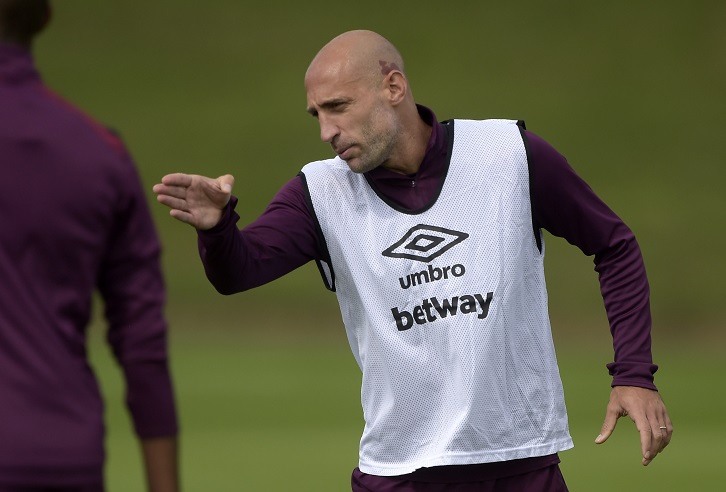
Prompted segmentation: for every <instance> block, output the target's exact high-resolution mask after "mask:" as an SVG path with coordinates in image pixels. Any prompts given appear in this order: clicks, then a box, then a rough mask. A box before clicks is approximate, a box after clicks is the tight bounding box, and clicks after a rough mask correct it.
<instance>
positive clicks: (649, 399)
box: [595, 386, 673, 466]
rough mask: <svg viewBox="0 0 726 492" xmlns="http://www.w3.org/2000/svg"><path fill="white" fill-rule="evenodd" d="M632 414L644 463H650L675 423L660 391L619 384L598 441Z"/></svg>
mask: <svg viewBox="0 0 726 492" xmlns="http://www.w3.org/2000/svg"><path fill="white" fill-rule="evenodd" d="M626 415H627V416H629V417H630V418H631V420H632V421H633V422H634V423H635V427H636V429H638V432H639V433H640V447H641V453H642V455H643V461H642V463H643V465H644V466H648V464H650V462H651V461H653V460H654V459H655V457H656V455H657V454H658V453H660V452H661V451H663V449H664V448H665V447H666V446H667V445H668V443H669V442H670V441H671V437H672V435H673V424H672V423H671V419H670V418H669V417H668V412H667V411H666V407H665V404H664V403H663V400H662V399H661V397H660V394H658V392H657V391H653V390H649V389H646V388H638V387H635V386H616V387H614V388H613V389H612V391H611V393H610V403H608V407H607V412H606V414H605V423H604V424H603V426H602V430H601V431H600V435H598V436H597V438H596V439H595V443H597V444H602V443H604V442H605V441H607V439H608V438H609V437H610V435H611V434H612V432H613V430H614V429H615V424H617V421H618V419H619V418H620V417H624V416H626Z"/></svg>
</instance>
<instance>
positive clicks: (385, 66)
mask: <svg viewBox="0 0 726 492" xmlns="http://www.w3.org/2000/svg"><path fill="white" fill-rule="evenodd" d="M378 63H379V64H380V65H381V73H382V74H383V75H388V74H389V73H391V72H392V71H394V70H398V71H399V72H400V71H401V69H400V68H398V65H396V64H395V63H394V62H391V63H388V62H387V61H385V60H378Z"/></svg>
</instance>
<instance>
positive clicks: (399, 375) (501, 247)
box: [302, 120, 572, 476]
mask: <svg viewBox="0 0 726 492" xmlns="http://www.w3.org/2000/svg"><path fill="white" fill-rule="evenodd" d="M515 123H516V122H514V121H509V120H485V121H470V120H455V121H454V122H450V123H449V127H451V125H453V127H454V133H453V135H450V138H453V139H454V140H453V147H452V153H451V160H450V165H449V169H448V172H447V175H446V179H445V181H444V184H443V187H442V189H441V192H440V195H439V196H438V198H437V199H436V200H435V202H434V203H433V204H431V206H430V207H429V208H427V209H425V210H422V211H416V212H411V211H407V210H403V209H400V208H398V207H396V206H395V205H392V204H390V203H389V202H387V201H385V200H384V199H382V198H381V197H380V196H379V195H377V194H376V192H375V190H373V189H372V188H371V186H370V185H369V183H368V182H367V180H366V178H365V176H364V175H361V174H355V173H353V172H351V171H350V169H349V168H348V166H347V164H346V163H345V161H343V160H341V159H339V158H335V159H330V160H325V161H318V162H313V163H310V164H308V165H306V166H305V167H304V168H303V170H302V176H303V178H304V180H305V182H306V184H307V188H308V192H309V195H310V200H311V203H312V207H313V210H314V214H315V217H316V219H317V221H318V223H319V227H320V231H321V233H322V236H323V238H324V241H325V245H326V246H327V250H328V252H329V255H330V257H329V261H326V262H321V264H320V266H321V273H323V276H324V279H325V280H326V284H327V285H328V287H329V288H331V289H332V290H335V292H336V294H337V296H338V302H339V304H340V309H341V314H342V317H343V321H344V323H345V328H346V332H347V336H348V340H349V342H350V346H351V349H352V351H353V355H354V356H355V358H356V361H357V362H358V364H359V366H360V368H361V371H362V373H363V383H362V389H361V401H362V406H363V414H364V418H365V429H364V431H363V436H362V438H361V443H360V462H359V467H360V469H361V471H363V472H364V473H368V474H373V475H384V476H392V475H402V474H406V473H410V472H412V471H414V470H416V469H418V468H421V467H431V466H438V465H455V464H474V463H486V462H496V461H508V460H513V459H520V458H528V457H534V456H544V455H547V454H552V453H556V452H558V451H562V450H565V449H568V448H570V447H572V440H571V438H570V435H569V431H568V424H567V413H566V410H565V402H564V395H563V391H562V383H561V381H560V376H559V371H558V367H557V361H556V358H555V351H554V346H553V343H552V337H551V331H550V324H549V317H548V312H547V291H546V287H545V279H544V268H543V261H544V254H543V251H542V252H540V249H539V248H538V240H539V239H540V238H538V237H537V236H538V235H539V231H534V230H533V226H532V214H531V204H530V196H529V171H528V164H527V155H526V150H525V147H524V144H523V140H522V136H521V134H520V130H519V127H518V126H517V125H516V124H515Z"/></svg>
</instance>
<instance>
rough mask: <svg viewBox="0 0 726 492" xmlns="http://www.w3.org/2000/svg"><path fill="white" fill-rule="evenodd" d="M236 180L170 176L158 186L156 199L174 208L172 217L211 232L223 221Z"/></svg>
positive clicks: (230, 177) (221, 177) (230, 178)
mask: <svg viewBox="0 0 726 492" xmlns="http://www.w3.org/2000/svg"><path fill="white" fill-rule="evenodd" d="M233 185H234V176H232V175H231V174H225V175H224V176H220V177H219V178H217V179H212V178H207V177H205V176H199V175H196V174H181V173H176V174H167V175H166V176H164V177H163V178H161V183H159V184H156V185H154V188H153V190H154V193H156V199H157V200H158V201H159V202H160V203H163V204H164V205H166V206H167V207H169V208H171V211H170V212H169V214H170V215H171V216H172V217H174V218H175V219H177V220H180V221H182V222H184V223H185V224H189V225H191V226H194V227H196V228H197V229H201V230H205V229H211V228H212V227H214V226H215V225H217V223H219V220H220V219H221V218H222V209H224V207H225V206H226V205H227V203H228V202H229V199H230V197H231V196H232V186H233Z"/></svg>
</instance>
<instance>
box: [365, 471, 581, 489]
mask: <svg viewBox="0 0 726 492" xmlns="http://www.w3.org/2000/svg"><path fill="white" fill-rule="evenodd" d="M463 468H466V466H464V467H463ZM351 485H352V490H353V492H444V491H445V492H522V491H524V490H526V491H527V492H567V485H565V479H564V478H563V477H562V472H561V471H560V467H559V465H558V464H554V465H549V466H546V467H544V468H539V469H537V470H532V471H529V472H525V473H521V474H518V475H512V476H507V477H501V478H495V479H491V480H483V481H482V480H473V481H466V482H460V481H458V480H456V481H453V482H442V481H439V480H436V481H425V482H424V481H418V480H412V479H411V477H381V476H377V475H367V474H365V473H363V472H361V471H360V470H359V469H358V468H356V469H355V470H353V476H352V479H351Z"/></svg>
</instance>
